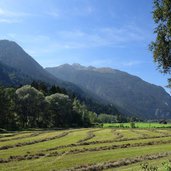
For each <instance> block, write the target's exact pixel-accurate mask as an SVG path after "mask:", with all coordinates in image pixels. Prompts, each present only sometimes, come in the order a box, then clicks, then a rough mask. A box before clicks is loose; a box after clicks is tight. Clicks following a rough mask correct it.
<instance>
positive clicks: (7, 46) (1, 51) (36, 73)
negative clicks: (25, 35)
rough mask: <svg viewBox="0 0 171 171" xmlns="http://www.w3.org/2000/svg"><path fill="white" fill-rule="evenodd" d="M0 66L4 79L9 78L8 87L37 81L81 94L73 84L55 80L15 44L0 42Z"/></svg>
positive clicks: (6, 41)
mask: <svg viewBox="0 0 171 171" xmlns="http://www.w3.org/2000/svg"><path fill="white" fill-rule="evenodd" d="M0 64H1V66H3V67H2V68H3V69H2V68H1V70H3V74H6V79H7V77H9V76H10V77H9V78H8V81H7V82H8V83H10V85H11V84H12V85H15V84H19V85H20V84H28V83H30V81H32V80H37V81H43V82H46V83H48V84H50V85H53V84H55V85H58V86H60V87H62V88H66V89H67V90H72V91H73V92H77V91H78V92H79V91H81V92H82V90H81V89H80V88H79V87H77V86H75V85H74V84H72V83H69V82H66V81H62V80H60V79H57V78H56V77H55V76H53V75H52V74H50V73H49V72H47V71H46V70H45V69H44V68H43V67H42V66H41V65H40V64H39V63H38V62H36V61H35V60H34V59H33V58H32V57H31V56H30V55H29V54H27V53H26V52H25V51H24V50H23V49H22V48H21V47H20V46H19V45H18V44H17V43H16V42H13V41H9V40H0ZM11 72H13V75H15V79H16V80H17V79H18V81H17V82H15V83H14V81H15V79H13V80H11V79H12V75H11ZM1 73H2V71H1ZM14 73H15V74H14ZM21 78H22V79H21ZM23 79H24V80H23ZM4 80H5V76H4V78H2V79H0V82H3V81H4ZM13 83H14V84H13ZM8 85H9V84H8Z"/></svg>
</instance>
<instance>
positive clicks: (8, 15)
mask: <svg viewBox="0 0 171 171" xmlns="http://www.w3.org/2000/svg"><path fill="white" fill-rule="evenodd" d="M31 15H32V14H30V13H25V12H14V11H10V10H7V9H2V8H0V23H6V24H13V23H19V22H22V19H23V18H24V17H27V16H31Z"/></svg>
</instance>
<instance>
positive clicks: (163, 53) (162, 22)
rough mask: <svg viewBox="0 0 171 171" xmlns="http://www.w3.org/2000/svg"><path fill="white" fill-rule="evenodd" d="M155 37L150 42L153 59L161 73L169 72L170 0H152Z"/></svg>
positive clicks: (170, 62)
mask: <svg viewBox="0 0 171 171" xmlns="http://www.w3.org/2000/svg"><path fill="white" fill-rule="evenodd" d="M153 19H154V22H155V24H156V25H157V27H156V28H155V30H154V33H155V34H156V39H155V41H154V42H152V43H151V45H150V49H151V50H152V52H153V57H154V61H155V62H156V63H157V64H158V67H159V69H160V71H161V72H163V73H169V74H170V73H171V0H154V10H153ZM170 81H171V79H170Z"/></svg>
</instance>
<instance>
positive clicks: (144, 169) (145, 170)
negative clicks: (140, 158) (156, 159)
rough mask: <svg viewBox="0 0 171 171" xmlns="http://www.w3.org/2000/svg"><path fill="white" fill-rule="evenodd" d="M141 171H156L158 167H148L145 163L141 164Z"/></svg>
mask: <svg viewBox="0 0 171 171" xmlns="http://www.w3.org/2000/svg"><path fill="white" fill-rule="evenodd" d="M141 169H142V171H157V170H158V167H156V166H151V165H149V163H147V162H146V163H142V164H141Z"/></svg>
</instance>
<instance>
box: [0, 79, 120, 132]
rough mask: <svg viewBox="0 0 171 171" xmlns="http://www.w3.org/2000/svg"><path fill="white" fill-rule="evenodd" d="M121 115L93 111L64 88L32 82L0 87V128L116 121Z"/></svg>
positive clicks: (87, 125) (12, 128)
mask: <svg viewBox="0 0 171 171" xmlns="http://www.w3.org/2000/svg"><path fill="white" fill-rule="evenodd" d="M119 121H121V115H120V114H118V113H117V114H116V115H108V114H97V113H96V112H94V111H91V110H90V109H89V108H88V107H87V106H86V105H85V104H84V103H83V102H80V101H79V100H78V99H77V98H76V97H75V96H74V95H68V93H67V91H66V90H65V89H61V88H59V87H57V86H51V87H48V86H47V85H45V84H44V83H37V82H35V81H34V82H32V84H31V85H24V86H20V87H18V88H15V87H10V88H5V87H0V128H2V129H6V130H19V129H28V128H67V127H90V126H92V125H94V124H95V123H104V122H119Z"/></svg>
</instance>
